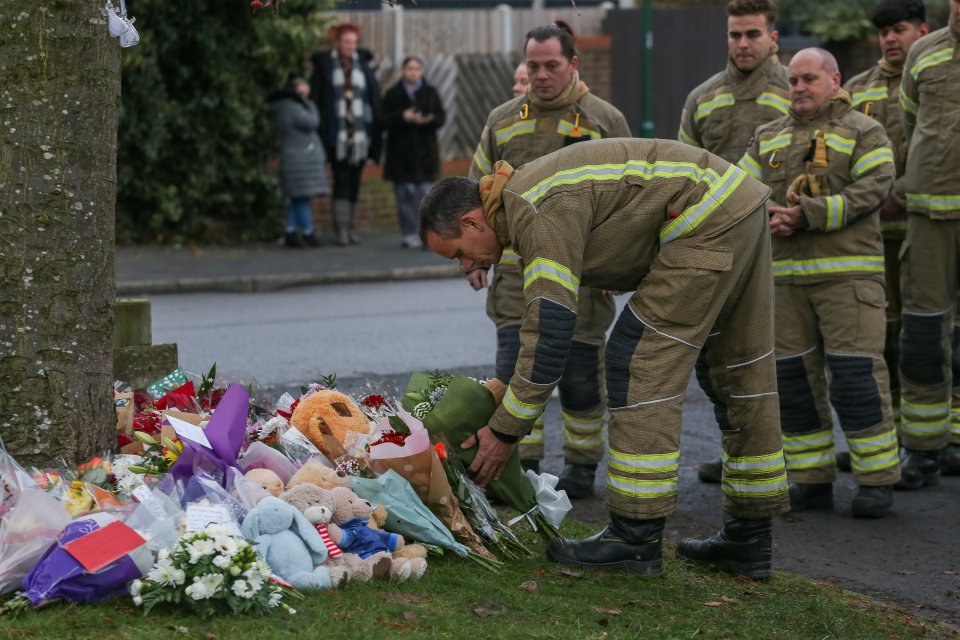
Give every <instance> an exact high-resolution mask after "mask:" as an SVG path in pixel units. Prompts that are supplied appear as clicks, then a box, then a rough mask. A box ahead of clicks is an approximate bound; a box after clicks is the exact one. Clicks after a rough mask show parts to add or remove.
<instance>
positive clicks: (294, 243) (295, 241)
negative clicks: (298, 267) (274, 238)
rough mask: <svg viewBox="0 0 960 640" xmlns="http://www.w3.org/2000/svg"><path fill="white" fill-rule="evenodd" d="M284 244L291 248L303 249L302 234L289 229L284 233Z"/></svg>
mask: <svg viewBox="0 0 960 640" xmlns="http://www.w3.org/2000/svg"><path fill="white" fill-rule="evenodd" d="M283 244H284V245H285V246H286V247H287V248H290V249H302V248H303V243H302V242H300V234H298V233H297V232H296V231H287V232H286V233H285V234H284V235H283Z"/></svg>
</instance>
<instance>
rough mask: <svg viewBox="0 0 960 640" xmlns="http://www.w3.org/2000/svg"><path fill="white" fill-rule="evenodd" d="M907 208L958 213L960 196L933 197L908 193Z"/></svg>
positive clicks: (926, 194) (927, 194)
mask: <svg viewBox="0 0 960 640" xmlns="http://www.w3.org/2000/svg"><path fill="white" fill-rule="evenodd" d="M907 208H912V209H922V210H925V211H960V195H942V196H939V195H938V196H935V195H931V194H929V193H908V194H907Z"/></svg>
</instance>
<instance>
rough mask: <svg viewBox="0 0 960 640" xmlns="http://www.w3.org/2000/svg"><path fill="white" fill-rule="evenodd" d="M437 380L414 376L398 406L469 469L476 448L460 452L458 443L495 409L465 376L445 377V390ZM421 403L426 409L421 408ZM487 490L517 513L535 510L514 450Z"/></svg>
mask: <svg viewBox="0 0 960 640" xmlns="http://www.w3.org/2000/svg"><path fill="white" fill-rule="evenodd" d="M438 377H439V376H438V375H437V374H433V375H431V374H427V373H414V374H413V375H412V376H411V377H410V382H409V383H408V384H407V390H406V392H405V393H404V396H403V399H402V400H401V401H400V402H401V405H402V406H403V408H404V409H406V410H407V411H410V412H411V413H412V414H414V415H416V416H418V417H419V418H420V419H421V420H422V422H423V425H424V426H425V427H426V428H427V430H428V431H429V432H430V433H431V434H432V435H434V436H435V438H438V437H439V436H440V435H442V436H443V437H444V438H445V439H446V440H447V441H448V442H450V443H451V444H452V445H453V446H452V447H451V449H450V452H449V453H450V454H451V455H456V457H457V459H458V460H460V462H461V463H463V466H464V467H469V466H470V463H472V462H473V459H474V458H475V457H476V455H477V449H478V447H477V446H474V447H471V448H470V449H462V448H461V447H460V443H461V442H463V441H464V440H466V439H467V438H469V437H470V436H472V435H474V434H475V433H476V432H477V430H478V429H480V428H481V427H484V426H486V425H487V424H488V423H489V422H490V418H491V417H493V413H494V411H496V409H497V404H496V401H495V400H494V398H493V395H491V393H490V391H489V390H488V389H487V388H486V387H484V386H483V385H482V384H480V383H479V382H477V381H476V380H473V379H471V378H468V377H467V376H461V375H452V376H447V378H448V379H449V383H447V384H446V385H445V387H443V386H442V385H441V386H438V384H437V378H438ZM445 382H446V381H445ZM441 389H444V390H442V391H441ZM441 393H442V395H441ZM438 396H439V397H438ZM424 402H427V403H429V406H424ZM418 405H420V408H419V411H418V410H417V407H418ZM421 412H422V415H420V413H421ZM487 489H488V490H489V491H490V492H491V493H492V494H493V495H494V496H495V497H496V498H497V499H499V500H500V501H501V502H503V503H505V504H507V505H509V506H511V507H513V508H514V509H516V510H517V511H520V512H523V513H526V512H528V511H530V510H531V509H533V508H534V507H536V506H537V498H536V494H535V493H534V489H533V486H532V485H531V484H530V480H528V479H527V476H526V475H525V474H524V472H523V468H522V467H521V466H520V454H519V451H518V449H517V448H514V450H513V453H512V454H511V455H510V457H509V458H508V459H507V462H506V465H505V466H504V469H503V472H502V473H501V474H500V479H499V480H492V481H491V482H490V483H489V484H488V485H487Z"/></svg>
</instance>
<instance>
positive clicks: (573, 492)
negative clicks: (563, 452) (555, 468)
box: [557, 462, 597, 499]
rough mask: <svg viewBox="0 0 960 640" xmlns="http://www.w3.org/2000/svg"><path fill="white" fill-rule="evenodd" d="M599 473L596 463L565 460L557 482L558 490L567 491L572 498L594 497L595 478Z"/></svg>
mask: <svg viewBox="0 0 960 640" xmlns="http://www.w3.org/2000/svg"><path fill="white" fill-rule="evenodd" d="M596 475H597V465H595V464H575V463H573V462H565V463H564V465H563V471H562V472H561V473H560V480H559V481H558V482H557V491H560V490H561V489H562V490H564V491H566V492H567V496H568V497H570V498H574V499H577V498H592V497H593V478H594V476H596Z"/></svg>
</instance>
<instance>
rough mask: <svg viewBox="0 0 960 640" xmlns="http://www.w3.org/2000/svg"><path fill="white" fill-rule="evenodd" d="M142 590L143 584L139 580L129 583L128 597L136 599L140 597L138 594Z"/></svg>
mask: <svg viewBox="0 0 960 640" xmlns="http://www.w3.org/2000/svg"><path fill="white" fill-rule="evenodd" d="M142 590H143V583H142V582H140V581H139V580H134V581H133V582H131V583H130V595H132V596H134V597H136V596H139V595H140V592H141V591H142Z"/></svg>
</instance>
